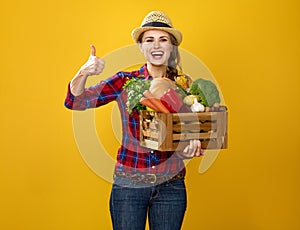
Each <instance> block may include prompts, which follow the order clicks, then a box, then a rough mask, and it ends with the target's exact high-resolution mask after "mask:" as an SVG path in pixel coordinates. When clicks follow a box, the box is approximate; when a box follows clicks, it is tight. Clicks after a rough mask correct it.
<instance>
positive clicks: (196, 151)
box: [176, 140, 205, 159]
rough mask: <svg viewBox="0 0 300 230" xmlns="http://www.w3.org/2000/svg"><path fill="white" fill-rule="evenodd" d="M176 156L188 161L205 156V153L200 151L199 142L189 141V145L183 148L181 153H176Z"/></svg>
mask: <svg viewBox="0 0 300 230" xmlns="http://www.w3.org/2000/svg"><path fill="white" fill-rule="evenodd" d="M176 153H177V156H178V157H180V158H183V159H190V158H193V157H199V156H202V155H204V154H205V151H204V150H203V149H201V141H199V140H190V144H189V145H188V146H186V147H185V149H184V150H183V151H178V152H176Z"/></svg>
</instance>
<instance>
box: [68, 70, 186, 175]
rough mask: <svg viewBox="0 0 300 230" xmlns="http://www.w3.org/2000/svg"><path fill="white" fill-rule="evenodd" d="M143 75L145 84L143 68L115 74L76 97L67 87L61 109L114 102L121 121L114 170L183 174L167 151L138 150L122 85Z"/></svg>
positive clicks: (134, 125) (136, 116) (134, 124)
mask: <svg viewBox="0 0 300 230" xmlns="http://www.w3.org/2000/svg"><path fill="white" fill-rule="evenodd" d="M140 75H143V76H144V78H145V80H146V79H149V80H151V79H152V77H151V76H150V75H149V73H148V71H147V66H146V65H144V66H142V67H141V68H140V69H139V70H136V71H133V72H118V73H117V74H115V75H114V76H112V77H110V78H108V79H106V80H103V81H100V82H99V83H98V84H96V85H95V86H92V87H89V88H86V89H85V91H84V92H83V93H82V94H81V95H79V96H76V97H75V96H74V95H73V94H72V93H71V91H70V84H69V86H68V92H67V97H66V99H65V106H66V107H67V108H69V109H73V110H85V109H88V108H96V107H99V106H102V105H105V104H107V103H109V102H111V101H117V103H118V106H119V109H120V111H121V119H122V130H123V132H122V144H121V146H120V148H119V150H118V154H117V163H116V169H115V170H118V171H124V172H127V173H128V172H141V173H155V174H176V173H179V172H181V173H185V167H184V163H183V161H182V159H180V158H178V157H177V156H176V154H174V152H171V151H165V152H162V151H154V150H151V149H147V148H144V147H141V146H140V145H139V138H140V127H139V124H140V121H139V113H138V111H136V110H133V112H132V113H131V114H128V112H127V110H126V108H127V107H126V101H127V93H126V91H125V90H124V89H123V85H124V84H125V83H126V81H127V80H128V79H131V78H135V77H138V76H140Z"/></svg>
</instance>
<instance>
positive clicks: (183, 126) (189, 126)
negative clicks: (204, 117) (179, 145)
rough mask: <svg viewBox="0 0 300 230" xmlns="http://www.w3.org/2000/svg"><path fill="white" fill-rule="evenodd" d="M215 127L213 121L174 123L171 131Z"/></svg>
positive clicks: (210, 128)
mask: <svg viewBox="0 0 300 230" xmlns="http://www.w3.org/2000/svg"><path fill="white" fill-rule="evenodd" d="M215 128H216V124H215V123H211V122H206V123H204V124H200V123H198V124H174V125H173V131H175V132H182V131H186V130H207V131H209V130H212V129H215Z"/></svg>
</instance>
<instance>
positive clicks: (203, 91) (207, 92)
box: [189, 78, 220, 106]
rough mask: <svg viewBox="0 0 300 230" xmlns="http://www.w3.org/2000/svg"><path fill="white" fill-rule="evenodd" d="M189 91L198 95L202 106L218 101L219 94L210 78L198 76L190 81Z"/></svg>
mask: <svg viewBox="0 0 300 230" xmlns="http://www.w3.org/2000/svg"><path fill="white" fill-rule="evenodd" d="M189 93H190V94H192V95H198V96H199V102H200V103H201V104H202V105H204V106H212V105H213V104H214V103H220V95H219V91H218V88H217V86H216V85H215V84H214V83H213V82H212V81H210V80H206V79H203V78H199V79H197V80H195V81H193V82H192V84H191V86H190V90H189Z"/></svg>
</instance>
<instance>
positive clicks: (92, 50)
mask: <svg viewBox="0 0 300 230" xmlns="http://www.w3.org/2000/svg"><path fill="white" fill-rule="evenodd" d="M90 47H91V56H96V48H95V46H94V45H91V46H90Z"/></svg>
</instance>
